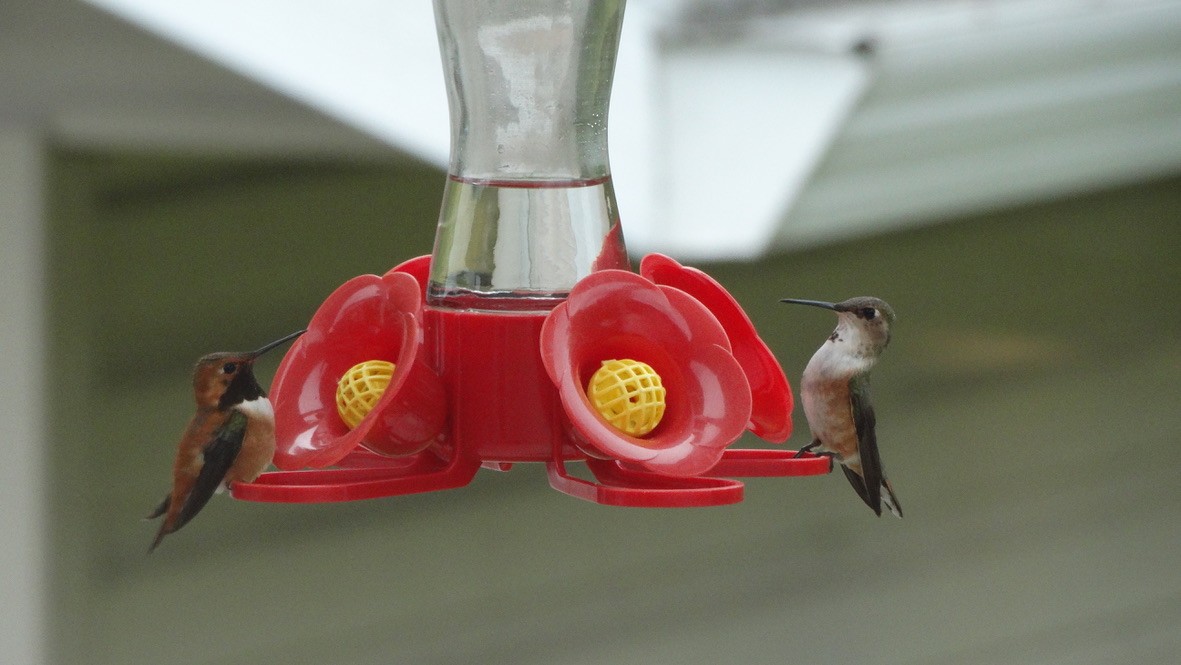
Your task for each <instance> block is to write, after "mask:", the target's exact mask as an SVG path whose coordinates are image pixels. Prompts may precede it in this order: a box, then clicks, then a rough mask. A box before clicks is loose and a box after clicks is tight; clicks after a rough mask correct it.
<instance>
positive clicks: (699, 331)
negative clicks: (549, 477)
mask: <svg viewBox="0 0 1181 665" xmlns="http://www.w3.org/2000/svg"><path fill="white" fill-rule="evenodd" d="M541 355H542V359H543V361H544V363H545V367H546V371H547V373H548V374H549V376H550V379H551V380H552V381H553V382H554V384H555V385H556V386H557V388H558V394H559V397H560V399H561V402H562V406H563V409H564V410H565V412H566V415H567V417H568V418H569V420H570V423H571V425H572V427H573V430H574V432H575V434H576V436H577V437H578V438H579V439H580V443H581V444H582V446H583V449H584V450H585V451H586V452H587V454H590V455H592V456H598V457H605V458H612V459H618V460H622V461H625V462H631V463H634V464H637V465H639V466H640V467H642V468H644V469H646V470H649V471H653V472H657V473H661V474H666V475H674V476H692V475H697V474H700V473H703V472H705V471H707V470H709V469H710V468H711V467H713V466H714V465H715V464H717V462H718V461H719V460H720V459H721V457H722V454H723V452H724V450H725V448H726V446H728V445H729V444H730V443H732V442H733V441H734V440H735V439H737V438H738V436H739V435H741V434H742V431H743V429H744V428H745V427H746V423H747V421H748V420H749V419H750V414H751V392H750V387H749V384H748V382H747V378H746V374H745V372H744V371H743V369H742V367H741V366H740V365H739V363H738V361H737V360H736V359H735V357H734V355H733V354H732V352H731V346H730V340H729V338H728V337H727V334H726V331H725V330H724V329H723V328H722V326H721V324H719V322H718V319H717V318H715V316H714V315H713V314H711V313H710V312H709V310H708V309H706V307H705V306H704V305H702V304H701V303H700V302H698V300H696V299H694V298H693V297H691V296H689V295H688V294H687V293H686V292H684V291H682V290H680V289H676V288H672V287H669V286H660V285H657V284H654V283H653V282H651V281H649V280H647V279H644V278H643V277H641V276H639V275H636V274H634V273H631V272H627V271H624V270H602V271H599V272H595V273H592V274H590V275H589V276H587V277H585V278H583V279H582V280H581V281H579V282H578V283H577V284H576V285H575V286H574V288H573V289H572V290H571V291H570V296H569V297H568V298H567V300H566V301H565V302H564V303H562V304H560V305H558V306H557V307H556V308H554V310H553V312H551V313H550V315H549V316H548V318H547V319H546V321H545V325H544V326H543V327H542V330H541ZM621 358H629V359H632V360H638V361H641V362H644V363H647V364H648V365H650V366H651V367H652V368H653V369H654V370H655V371H656V373H657V374H659V375H660V377H661V380H662V382H663V384H664V387H665V388H666V390H667V399H666V402H667V405H666V409H665V413H664V417H663V419H662V420H661V422H660V424H659V425H658V426H657V427H656V428H655V429H654V430H653V431H652V432H651V433H649V434H647V435H645V436H643V437H633V436H629V435H628V434H625V433H623V432H622V431H620V430H618V429H616V428H615V427H613V426H612V425H611V424H609V423H608V422H607V421H606V420H605V419H604V418H603V417H602V416H601V415H600V414H599V413H598V411H597V410H596V409H595V408H594V406H592V404H591V402H590V399H589V398H588V397H587V395H586V392H585V388H586V385H587V383H588V381H589V379H590V377H591V376H592V375H593V374H594V372H595V371H596V370H597V369H598V368H599V367H600V365H601V363H602V361H604V360H609V359H621Z"/></svg>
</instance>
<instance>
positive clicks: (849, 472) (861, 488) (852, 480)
mask: <svg viewBox="0 0 1181 665" xmlns="http://www.w3.org/2000/svg"><path fill="white" fill-rule="evenodd" d="M841 471H844V472H845V477H846V478H848V479H849V484H850V485H852V486H853V489H854V490H857V496H859V497H861V500H862V501H864V502H865V505H867V506H869V507H870V508H872V509H873V512H874V513H876V514H877V516H878V517H881V516H882V506H881V505H880V503H879V502H877V501H874V500H873V499H872V498H870V496H869V490H868V489H866V488H865V479H864V478H862V477H861V474H860V473H857V472H856V471H854V470H853V469H850V468H849V467H847V466H845V465H844V464H842V465H841Z"/></svg>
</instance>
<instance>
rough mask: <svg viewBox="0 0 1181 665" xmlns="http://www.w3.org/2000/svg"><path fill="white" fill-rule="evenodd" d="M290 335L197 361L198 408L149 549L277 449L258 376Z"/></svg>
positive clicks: (254, 472) (253, 473)
mask: <svg viewBox="0 0 1181 665" xmlns="http://www.w3.org/2000/svg"><path fill="white" fill-rule="evenodd" d="M302 333H303V331H302V330H301V331H299V332H298V333H294V334H292V335H288V336H287V337H284V338H283V339H280V340H277V341H275V342H272V343H270V344H268V345H266V346H264V347H262V348H261V349H259V350H257V351H252V352H249V353H213V354H210V355H207V356H204V357H203V358H201V359H200V360H198V361H197V366H196V368H194V370H193V397H194V399H195V401H196V406H197V412H196V414H195V415H194V416H193V418H192V420H190V421H189V425H188V427H187V428H185V432H184V435H183V436H182V437H181V440H180V443H179V444H178V446H177V450H176V460H175V461H174V462H173V465H172V490H171V491H170V492H169V493H168V495H167V496H165V497H164V500H163V501H162V502H161V503H160V505H159V506H157V508H156V509H155V510H154V511H152V513H151V514H150V515H148V517H149V519H152V518H156V517H161V516H163V518H164V520H163V522H162V523H161V524H160V529H159V531H158V532H157V533H156V538H155V540H154V541H152V545H151V548H150V549H155V548H156V547H157V546H158V545H159V544H160V541H161V540H163V538H164V536H166V535H168V534H170V533H173V532H175V531H176V530H178V529H180V528H181V527H183V526H184V525H185V524H187V523H188V522H189V520H191V519H192V518H193V517H194V516H195V515H196V514H197V513H198V512H200V510H201V508H203V507H204V506H205V503H206V502H208V501H209V498H210V497H211V496H212V495H213V494H214V493H215V492H217V491H219V490H221V489H223V488H225V487H228V486H229V485H230V484H231V483H234V482H250V481H253V480H254V479H255V478H257V477H258V476H259V474H261V473H262V472H263V471H264V470H265V469H266V467H267V466H268V465H269V464H270V463H271V459H272V458H273V457H274V454H275V418H274V413H273V412H272V410H271V403H270V402H269V401H268V400H267V398H266V392H265V391H263V389H262V387H261V386H259V385H258V380H257V379H255V377H254V369H253V368H254V361H255V360H256V359H257V358H258V356H259V355H261V354H262V353H264V352H266V351H268V350H270V349H272V348H274V347H275V346H278V345H279V344H282V343H283V342H286V341H288V340H291V339H294V338H295V337H297V336H299V335H300V334H302Z"/></svg>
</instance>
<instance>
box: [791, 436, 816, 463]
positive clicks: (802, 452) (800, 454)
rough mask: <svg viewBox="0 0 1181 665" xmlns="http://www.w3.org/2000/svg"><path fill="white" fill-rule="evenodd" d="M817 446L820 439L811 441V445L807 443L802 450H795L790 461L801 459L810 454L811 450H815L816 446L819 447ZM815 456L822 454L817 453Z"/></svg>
mask: <svg viewBox="0 0 1181 665" xmlns="http://www.w3.org/2000/svg"><path fill="white" fill-rule="evenodd" d="M819 445H820V439H812V443H809V444H808V445H806V446H804V447H803V448H800V449H799V450H797V451H796V454H795V455H792V459H799V458H801V457H803V456H804V455H805V454H806V453H810V452H812V451H813V450H815V449H816V448H817V446H819ZM817 454H823V453H817Z"/></svg>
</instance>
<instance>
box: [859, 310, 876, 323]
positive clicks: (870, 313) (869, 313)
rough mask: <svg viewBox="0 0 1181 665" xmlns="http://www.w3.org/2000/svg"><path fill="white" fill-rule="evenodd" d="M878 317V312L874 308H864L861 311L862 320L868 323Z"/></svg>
mask: <svg viewBox="0 0 1181 665" xmlns="http://www.w3.org/2000/svg"><path fill="white" fill-rule="evenodd" d="M877 315H878V311H877V310H876V309H874V308H872V307H864V308H862V310H861V318H863V319H865V320H866V321H873V320H874V317H876V316H877Z"/></svg>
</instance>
